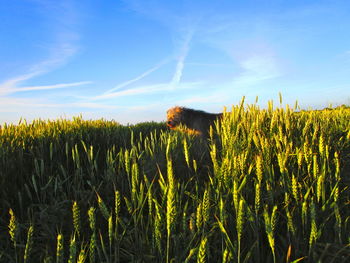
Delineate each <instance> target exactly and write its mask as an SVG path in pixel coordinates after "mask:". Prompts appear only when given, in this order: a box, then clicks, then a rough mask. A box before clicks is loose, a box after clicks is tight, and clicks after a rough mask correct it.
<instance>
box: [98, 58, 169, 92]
mask: <svg viewBox="0 0 350 263" xmlns="http://www.w3.org/2000/svg"><path fill="white" fill-rule="evenodd" d="M169 61H170V59H165V60H163V61H162V62H160V63H159V64H157V65H156V66H154V67H153V68H151V69H149V70H147V71H145V72H143V73H142V74H140V75H139V76H137V77H135V78H133V79H130V80H128V81H125V82H123V83H121V84H119V85H117V86H116V87H114V88H113V89H110V90H107V91H106V92H104V93H103V94H102V96H103V95H107V94H110V93H112V92H113V91H116V90H121V89H122V88H124V87H126V86H128V85H130V84H132V83H134V82H136V81H139V80H141V79H143V78H144V77H146V76H148V75H149V74H151V73H152V72H154V71H156V70H157V69H159V68H160V67H162V66H163V65H165V64H167V63H169ZM98 97H100V96H98Z"/></svg>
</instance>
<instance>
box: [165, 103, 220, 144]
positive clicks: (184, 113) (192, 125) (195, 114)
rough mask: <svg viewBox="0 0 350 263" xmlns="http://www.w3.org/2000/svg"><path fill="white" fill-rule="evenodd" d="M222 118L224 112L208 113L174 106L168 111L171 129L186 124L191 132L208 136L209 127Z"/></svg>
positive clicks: (187, 130) (188, 131)
mask: <svg viewBox="0 0 350 263" xmlns="http://www.w3.org/2000/svg"><path fill="white" fill-rule="evenodd" d="M221 118H222V113H207V112H205V111H199V110H193V109H188V108H184V107H174V108H171V109H169V110H168V111H167V125H168V127H169V128H170V129H176V128H177V127H178V126H179V125H181V124H182V125H185V126H186V128H187V129H186V130H185V131H186V132H187V133H189V134H195V135H200V136H202V137H203V138H207V137H208V135H209V128H210V126H211V125H213V124H214V122H215V121H216V120H217V119H221Z"/></svg>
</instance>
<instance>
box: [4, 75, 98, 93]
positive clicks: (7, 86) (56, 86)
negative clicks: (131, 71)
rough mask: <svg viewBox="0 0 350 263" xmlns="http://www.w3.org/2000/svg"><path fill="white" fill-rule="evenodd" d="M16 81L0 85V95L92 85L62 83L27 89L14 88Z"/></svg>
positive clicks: (84, 82)
mask: <svg viewBox="0 0 350 263" xmlns="http://www.w3.org/2000/svg"><path fill="white" fill-rule="evenodd" d="M16 81H17V82H18V79H17V80H15V81H13V80H12V81H11V80H10V81H7V82H5V83H4V84H0V95H8V94H11V93H17V92H25V91H35V90H52V89H62V88H71V87H77V86H82V85H87V84H90V83H92V82H91V81H80V82H72V83H62V84H53V85H45V86H28V87H19V88H18V87H16Z"/></svg>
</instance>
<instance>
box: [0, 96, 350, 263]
mask: <svg viewBox="0 0 350 263" xmlns="http://www.w3.org/2000/svg"><path fill="white" fill-rule="evenodd" d="M210 134H211V136H210V138H209V139H208V140H202V139H201V138H196V137H193V136H190V135H186V134H183V133H181V132H174V131H168V130H167V129H166V127H165V125H164V124H162V123H142V124H138V125H128V126H123V125H120V124H118V123H117V122H115V121H107V120H97V121H92V120H90V121H86V120H83V119H82V118H81V117H77V118H74V119H73V120H64V119H59V120H54V121H43V120H36V121H34V122H33V123H26V122H25V121H21V122H20V123H19V124H18V125H4V126H2V127H1V128H0V189H1V192H0V262H290V263H291V262H349V261H350V247H349V244H350V235H349V233H350V223H349V218H350V209H349V204H350V202H349V196H350V195H349V194H350V192H349V183H350V180H349V178H350V109H349V108H347V107H338V108H335V109H325V110H321V111H316V110H315V111H313V110H309V111H295V110H294V109H291V108H290V107H289V106H286V107H285V108H282V107H277V108H274V107H273V103H272V102H269V105H268V108H267V109H260V108H259V107H258V106H257V105H255V104H254V105H245V104H244V101H243V100H242V103H241V104H240V105H237V106H233V107H232V109H231V110H230V111H227V112H226V111H225V112H224V118H223V120H222V121H221V122H220V123H216V125H215V127H212V129H211V131H210Z"/></svg>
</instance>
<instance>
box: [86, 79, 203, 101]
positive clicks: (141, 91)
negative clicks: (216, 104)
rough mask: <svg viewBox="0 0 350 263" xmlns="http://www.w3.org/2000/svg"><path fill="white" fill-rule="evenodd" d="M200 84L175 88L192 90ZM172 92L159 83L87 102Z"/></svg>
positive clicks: (169, 88)
mask: <svg viewBox="0 0 350 263" xmlns="http://www.w3.org/2000/svg"><path fill="white" fill-rule="evenodd" d="M200 84H202V82H186V83H180V84H179V85H178V86H177V88H179V89H192V88H196V87H198V86H199V85H200ZM171 90H173V86H172V85H171V84H169V83H160V84H153V85H143V86H138V87H136V88H132V89H127V90H121V91H117V92H112V93H107V94H102V95H99V96H96V97H93V98H90V99H88V100H106V99H112V98H118V97H124V96H136V95H145V94H153V93H157V92H164V91H171Z"/></svg>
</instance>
